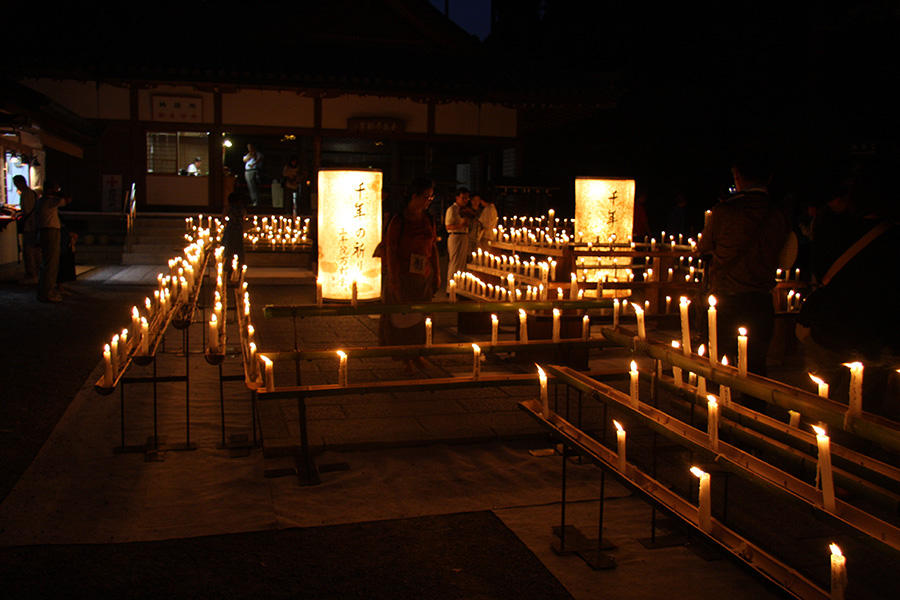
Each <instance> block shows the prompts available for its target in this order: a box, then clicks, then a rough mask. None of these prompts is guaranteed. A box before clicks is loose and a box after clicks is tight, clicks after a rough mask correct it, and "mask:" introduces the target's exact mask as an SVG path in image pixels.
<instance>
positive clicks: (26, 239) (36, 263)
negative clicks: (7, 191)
mask: <svg viewBox="0 0 900 600" xmlns="http://www.w3.org/2000/svg"><path fill="white" fill-rule="evenodd" d="M13 185H14V186H16V190H18V193H19V210H20V211H21V212H22V214H23V215H24V216H23V222H22V262H24V263H25V279H24V280H23V281H22V283H37V277H38V269H39V268H40V264H41V248H40V242H39V241H38V231H37V227H36V226H35V223H36V222H37V218H36V216H37V215H35V213H34V208H35V206H36V205H37V194H36V193H35V191H34V190H33V189H31V188H30V187H28V182H27V181H26V180H25V177H23V176H22V175H16V176H15V177H13Z"/></svg>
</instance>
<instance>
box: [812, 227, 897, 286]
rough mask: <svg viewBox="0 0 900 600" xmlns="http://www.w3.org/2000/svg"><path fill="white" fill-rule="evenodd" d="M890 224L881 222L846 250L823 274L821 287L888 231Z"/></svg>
mask: <svg viewBox="0 0 900 600" xmlns="http://www.w3.org/2000/svg"><path fill="white" fill-rule="evenodd" d="M890 227H891V223H890V222H889V221H882V222H881V223H879V224H878V225H876V226H875V227H873V228H872V229H870V230H869V233H867V234H866V235H864V236H862V237H861V238H859V239H858V240H856V243H855V244H853V245H852V246H850V247H849V248H847V250H846V251H845V252H844V253H843V254H841V255H840V256H839V257H838V259H837V260H836V261H834V262H833V263H832V264H831V266H830V267H829V268H828V272H827V273H825V276H824V277H822V285H827V284H828V282H829V281H831V280H832V279H833V278H834V276H835V275H837V273H838V271H840V270H841V269H842V268H844V265H846V264H847V263H848V262H850V260H851V259H852V258H853V257H854V256H856V255H857V254H859V253H860V251H861V250H862V249H863V248H865V247H866V246H868V245H869V244H870V243H871V242H873V241H874V240H875V238H877V237H878V236H880V235H881V234H882V233H884V232H885V231H887V230H888V229H890Z"/></svg>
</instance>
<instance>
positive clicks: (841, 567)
mask: <svg viewBox="0 0 900 600" xmlns="http://www.w3.org/2000/svg"><path fill="white" fill-rule="evenodd" d="M829 548H830V549H831V600H844V591H845V590H846V589H847V558H846V557H845V556H844V554H843V553H842V552H841V549H840V548H838V547H837V545H836V544H830V545H829Z"/></svg>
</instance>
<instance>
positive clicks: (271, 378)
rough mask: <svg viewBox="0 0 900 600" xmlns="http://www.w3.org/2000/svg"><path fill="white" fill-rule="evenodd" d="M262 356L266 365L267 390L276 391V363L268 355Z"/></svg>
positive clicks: (264, 370)
mask: <svg viewBox="0 0 900 600" xmlns="http://www.w3.org/2000/svg"><path fill="white" fill-rule="evenodd" d="M260 358H261V359H262V362H263V366H264V368H263V373H265V374H266V391H267V392H273V391H275V365H273V364H272V359H270V358H269V357H268V356H260Z"/></svg>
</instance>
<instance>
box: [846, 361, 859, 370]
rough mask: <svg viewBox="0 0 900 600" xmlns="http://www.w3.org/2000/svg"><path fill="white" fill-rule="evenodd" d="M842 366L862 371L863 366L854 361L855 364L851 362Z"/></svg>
mask: <svg viewBox="0 0 900 600" xmlns="http://www.w3.org/2000/svg"><path fill="white" fill-rule="evenodd" d="M844 366H845V367H850V369H862V367H863V364H862V363H861V362H859V361H856V362H851V363H844Z"/></svg>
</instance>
